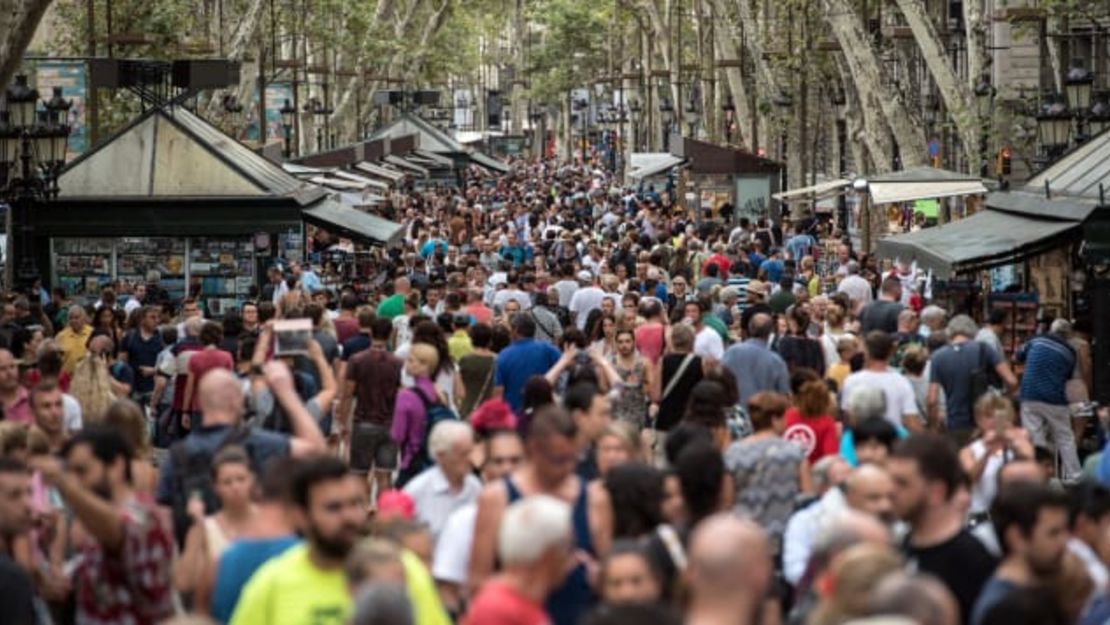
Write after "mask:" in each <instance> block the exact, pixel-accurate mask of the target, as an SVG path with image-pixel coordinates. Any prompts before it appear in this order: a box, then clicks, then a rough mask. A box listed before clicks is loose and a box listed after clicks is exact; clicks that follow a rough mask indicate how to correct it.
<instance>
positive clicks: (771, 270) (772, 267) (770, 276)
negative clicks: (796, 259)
mask: <svg viewBox="0 0 1110 625" xmlns="http://www.w3.org/2000/svg"><path fill="white" fill-rule="evenodd" d="M759 268H760V270H762V271H763V272H764V273H765V274H767V281H768V282H772V283H775V284H777V283H778V282H779V281H780V280H782V272H783V270H784V269H785V266H784V265H783V264H782V250H780V249H779V248H777V247H776V248H773V249H772V250H771V257H770V258H768V259H767V260H765V261H763V262H762V263H760V265H759Z"/></svg>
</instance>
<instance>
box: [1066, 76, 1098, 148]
mask: <svg viewBox="0 0 1110 625" xmlns="http://www.w3.org/2000/svg"><path fill="white" fill-rule="evenodd" d="M1094 82H1095V75H1094V74H1093V73H1092V72H1091V70H1089V69H1087V68H1086V67H1084V66H1083V61H1082V60H1080V59H1072V64H1071V68H1070V69H1069V70H1068V75H1067V76H1066V77H1065V78H1064V91H1065V92H1066V93H1067V96H1068V107H1070V108H1071V111H1072V113H1073V114H1075V142H1076V143H1083V142H1084V141H1086V140H1087V137H1088V134H1087V128H1086V124H1085V123H1084V121H1085V118H1086V117H1087V114H1088V113H1089V112H1090V109H1091V86H1092V85H1093V84H1094Z"/></svg>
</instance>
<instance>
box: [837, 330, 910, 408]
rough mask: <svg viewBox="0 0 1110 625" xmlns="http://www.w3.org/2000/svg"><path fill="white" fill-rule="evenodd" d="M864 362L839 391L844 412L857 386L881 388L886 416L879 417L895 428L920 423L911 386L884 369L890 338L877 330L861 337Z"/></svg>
mask: <svg viewBox="0 0 1110 625" xmlns="http://www.w3.org/2000/svg"><path fill="white" fill-rule="evenodd" d="M864 348H865V352H866V358H867V359H866V362H865V364H864V366H863V369H860V370H859V371H857V372H855V373H853V374H851V375H849V376H848V377H847V378H845V380H844V388H843V389H842V390H841V407H842V408H844V409H845V410H847V408H848V400H849V398H851V396H852V391H853V390H854V389H856V388H857V387H861V386H870V387H876V388H879V389H882V391H883V396H884V397H885V398H886V414H884V415H883V416H884V417H885V418H886V420H887V421H890V423H891V424H893V425H894V426H895V427H899V426H901V427H909V426H910V425H915V421H916V422H917V423H922V421H921V418H922V415H920V414H918V410H917V402H916V400H915V399H914V394H913V386H911V385H910V381H909V380H907V379H906V378H905V377H903V376H902V374H900V373H898V372H897V371H893V370H891V369H890V368H889V367H888V366H887V362H889V361H890V356H891V355H892V354H893V353H894V339H893V338H892V337H891V336H890V335H889V334H887V333H886V332H883V331H881V330H875V331H872V332H868V333H867V336H865V337H864Z"/></svg>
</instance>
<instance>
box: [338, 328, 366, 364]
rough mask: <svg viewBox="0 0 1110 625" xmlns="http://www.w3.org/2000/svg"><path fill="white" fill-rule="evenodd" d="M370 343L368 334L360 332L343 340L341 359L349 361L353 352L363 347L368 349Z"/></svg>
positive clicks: (359, 350) (357, 351)
mask: <svg viewBox="0 0 1110 625" xmlns="http://www.w3.org/2000/svg"><path fill="white" fill-rule="evenodd" d="M371 343H372V341H371V340H370V335H369V334H364V333H362V332H359V333H358V334H356V335H354V336H352V337H351V338H349V339H347V340H346V341H343V360H346V361H350V360H351V358H353V357H354V355H355V354H357V353H359V352H361V351H362V350H364V349H369V348H370V344H371Z"/></svg>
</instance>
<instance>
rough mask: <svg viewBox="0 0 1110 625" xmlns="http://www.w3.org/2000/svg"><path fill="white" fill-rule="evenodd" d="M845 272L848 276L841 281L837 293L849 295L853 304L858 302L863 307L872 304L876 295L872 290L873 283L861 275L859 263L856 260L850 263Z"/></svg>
mask: <svg viewBox="0 0 1110 625" xmlns="http://www.w3.org/2000/svg"><path fill="white" fill-rule="evenodd" d="M845 271H846V272H847V274H848V275H846V276H844V278H842V279H841V280H840V284H838V285H837V287H836V292H837V293H847V294H848V297H849V298H850V299H851V300H852V301H853V302H858V303H859V304H860V305H861V306H863V305H867V304H870V303H871V301H872V300H873V299H875V297H874V295H875V294H874V292H873V291H872V289H871V283H870V282H868V281H867V280H866V279H864V278H863V276H861V275H859V263H858V262H856V261H854V260H850V261H848V264H847V265H846V266H845Z"/></svg>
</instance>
